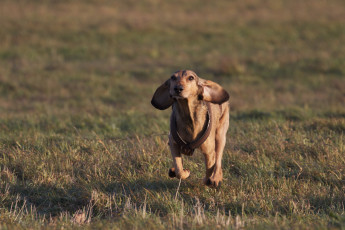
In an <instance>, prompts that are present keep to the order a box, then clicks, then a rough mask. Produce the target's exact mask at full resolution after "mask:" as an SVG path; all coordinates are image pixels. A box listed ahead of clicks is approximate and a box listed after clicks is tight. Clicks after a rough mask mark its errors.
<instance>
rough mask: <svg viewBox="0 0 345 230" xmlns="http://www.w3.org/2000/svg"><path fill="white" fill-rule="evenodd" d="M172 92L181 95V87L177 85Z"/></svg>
mask: <svg viewBox="0 0 345 230" xmlns="http://www.w3.org/2000/svg"><path fill="white" fill-rule="evenodd" d="M174 90H175V92H176V93H181V92H182V90H183V86H182V85H177V86H175V87H174Z"/></svg>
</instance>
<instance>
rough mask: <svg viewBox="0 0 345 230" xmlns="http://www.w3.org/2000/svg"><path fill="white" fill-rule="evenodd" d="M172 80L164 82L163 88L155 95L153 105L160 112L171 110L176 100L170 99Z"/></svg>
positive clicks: (158, 89) (159, 88) (157, 90)
mask: <svg viewBox="0 0 345 230" xmlns="http://www.w3.org/2000/svg"><path fill="white" fill-rule="evenodd" d="M169 90H170V79H169V80H167V81H166V82H164V83H163V84H162V85H161V86H159V87H158V88H157V89H156V92H155V93H154V94H153V97H152V100H151V104H152V105H153V106H154V107H155V108H156V109H159V110H164V109H167V108H169V107H170V106H171V105H172V103H173V102H174V100H173V99H172V97H170V93H169Z"/></svg>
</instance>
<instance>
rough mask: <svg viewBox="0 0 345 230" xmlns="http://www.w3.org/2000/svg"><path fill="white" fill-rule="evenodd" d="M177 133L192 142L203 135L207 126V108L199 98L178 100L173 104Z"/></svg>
mask: <svg viewBox="0 0 345 230" xmlns="http://www.w3.org/2000/svg"><path fill="white" fill-rule="evenodd" d="M173 110H174V113H175V116H176V124H177V131H178V133H179V134H180V135H181V137H182V138H183V139H184V140H186V141H188V142H190V141H193V140H195V139H196V138H198V137H199V136H200V135H201V134H202V130H203V129H204V128H205V126H206V125H207V124H206V114H207V106H206V105H205V103H204V102H203V101H201V100H198V99H197V98H193V99H190V98H188V99H177V100H175V102H174V104H173Z"/></svg>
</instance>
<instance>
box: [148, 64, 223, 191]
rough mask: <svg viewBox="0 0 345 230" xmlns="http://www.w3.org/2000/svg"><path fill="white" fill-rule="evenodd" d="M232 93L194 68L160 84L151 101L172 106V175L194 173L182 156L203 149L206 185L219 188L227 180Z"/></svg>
mask: <svg viewBox="0 0 345 230" xmlns="http://www.w3.org/2000/svg"><path fill="white" fill-rule="evenodd" d="M229 97H230V96H229V94H228V92H227V91H225V90H224V89H223V88H222V87H221V86H220V85H219V84H217V83H215V82H213V81H209V80H204V79H202V78H200V77H198V76H197V75H196V73H194V72H193V71H191V70H179V71H177V72H175V73H174V74H173V75H172V76H171V77H170V78H169V79H168V80H166V81H165V82H164V83H163V84H162V85H161V86H159V87H158V88H157V89H156V91H155V93H154V94H153V97H152V100H151V104H152V105H153V106H154V107H155V108H157V109H159V110H165V109H167V108H169V107H170V106H172V113H171V116H170V134H169V146H170V151H171V155H172V158H173V167H172V168H171V169H170V170H169V176H170V177H171V178H173V177H177V178H178V179H186V178H188V177H189V175H190V171H189V170H188V169H184V168H183V165H182V155H181V154H185V155H189V156H191V155H192V154H193V152H194V150H195V149H200V150H201V152H202V153H203V155H204V157H205V165H206V175H205V177H204V180H203V182H204V184H205V185H207V186H210V187H218V186H220V183H221V181H222V179H223V172H222V156H223V150H224V146H225V142H226V132H227V130H228V128H229V111H230V106H229V102H228V101H229Z"/></svg>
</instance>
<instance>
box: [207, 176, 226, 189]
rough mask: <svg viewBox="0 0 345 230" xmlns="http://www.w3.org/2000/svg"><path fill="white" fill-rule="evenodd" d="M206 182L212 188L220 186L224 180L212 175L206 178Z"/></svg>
mask: <svg viewBox="0 0 345 230" xmlns="http://www.w3.org/2000/svg"><path fill="white" fill-rule="evenodd" d="M204 184H205V185H207V186H209V187H211V188H220V186H221V184H222V181H221V180H219V179H218V180H217V179H214V178H212V177H210V178H204Z"/></svg>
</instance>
